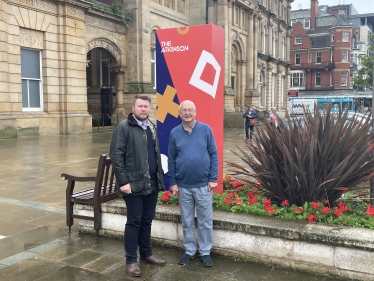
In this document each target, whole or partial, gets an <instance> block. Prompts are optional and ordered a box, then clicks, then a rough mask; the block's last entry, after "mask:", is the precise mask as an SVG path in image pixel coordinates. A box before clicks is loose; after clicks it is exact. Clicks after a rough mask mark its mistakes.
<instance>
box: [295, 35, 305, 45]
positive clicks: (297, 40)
mask: <svg viewBox="0 0 374 281" xmlns="http://www.w3.org/2000/svg"><path fill="white" fill-rule="evenodd" d="M302 44H303V37H302V36H295V45H302Z"/></svg>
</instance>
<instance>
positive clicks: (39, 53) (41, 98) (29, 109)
mask: <svg viewBox="0 0 374 281" xmlns="http://www.w3.org/2000/svg"><path fill="white" fill-rule="evenodd" d="M22 50H29V51H33V52H37V53H38V55H39V77H40V78H39V79H37V78H28V77H23V76H22V71H21V72H20V74H21V96H22V111H43V108H44V107H43V105H44V102H43V72H42V68H43V66H42V50H39V49H32V48H24V47H21V49H20V65H21V69H22ZM24 80H26V81H27V85H28V86H29V81H39V107H30V94H29V87H28V93H27V97H28V102H27V103H28V107H23V87H22V84H23V83H22V82H23V81H24Z"/></svg>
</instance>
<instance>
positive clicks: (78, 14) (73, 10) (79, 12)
mask: <svg viewBox="0 0 374 281" xmlns="http://www.w3.org/2000/svg"><path fill="white" fill-rule="evenodd" d="M66 14H68V15H72V16H75V17H78V18H82V19H83V18H84V12H83V11H82V10H79V9H77V8H73V7H66Z"/></svg>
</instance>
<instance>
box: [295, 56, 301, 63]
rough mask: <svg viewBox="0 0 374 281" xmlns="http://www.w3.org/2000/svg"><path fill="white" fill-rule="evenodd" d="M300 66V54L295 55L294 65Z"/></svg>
mask: <svg viewBox="0 0 374 281" xmlns="http://www.w3.org/2000/svg"><path fill="white" fill-rule="evenodd" d="M297 60H299V63H297ZM300 64H301V54H300V53H298V54H295V65H300Z"/></svg>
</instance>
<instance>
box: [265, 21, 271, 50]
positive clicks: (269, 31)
mask: <svg viewBox="0 0 374 281" xmlns="http://www.w3.org/2000/svg"><path fill="white" fill-rule="evenodd" d="M272 27H273V25H272V24H271V22H270V20H269V22H268V47H267V52H266V53H267V54H268V55H270V56H272V55H273V52H272V47H273V44H272V43H273V42H272V40H273V28H272Z"/></svg>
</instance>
